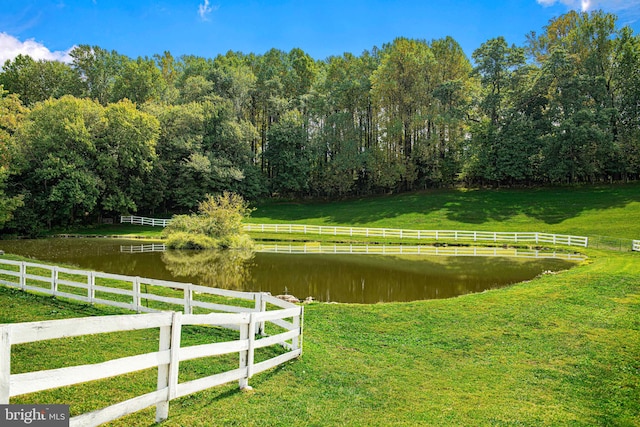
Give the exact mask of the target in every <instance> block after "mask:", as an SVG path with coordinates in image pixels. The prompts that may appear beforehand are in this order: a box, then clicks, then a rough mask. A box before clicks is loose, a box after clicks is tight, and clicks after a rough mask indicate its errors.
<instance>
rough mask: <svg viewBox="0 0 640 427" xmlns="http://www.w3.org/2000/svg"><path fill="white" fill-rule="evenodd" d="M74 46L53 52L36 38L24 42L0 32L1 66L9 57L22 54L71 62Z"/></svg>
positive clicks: (36, 58) (37, 58)
mask: <svg viewBox="0 0 640 427" xmlns="http://www.w3.org/2000/svg"><path fill="white" fill-rule="evenodd" d="M74 47H75V46H72V47H70V48H69V49H68V50H66V51H55V52H51V51H50V50H49V49H48V48H47V47H46V46H45V45H43V44H42V43H38V42H37V41H35V40H34V39H29V40H25V41H24V42H23V41H20V40H18V39H17V38H15V37H13V36H11V35H9V34H7V33H0V66H2V65H3V64H4V63H5V61H6V60H7V59H13V58H15V57H16V56H18V55H20V54H22V55H29V56H30V57H32V58H33V59H35V60H40V59H46V60H48V61H60V62H66V63H69V62H71V61H72V58H71V56H69V53H70V52H71V50H72V49H73V48H74Z"/></svg>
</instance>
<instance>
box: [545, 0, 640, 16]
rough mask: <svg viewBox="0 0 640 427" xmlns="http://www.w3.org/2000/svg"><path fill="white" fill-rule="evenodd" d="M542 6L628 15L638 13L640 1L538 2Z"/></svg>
mask: <svg viewBox="0 0 640 427" xmlns="http://www.w3.org/2000/svg"><path fill="white" fill-rule="evenodd" d="M536 1H537V2H538V4H541V5H542V6H545V7H546V6H553V5H554V4H556V3H560V4H564V5H565V6H567V7H568V8H569V9H575V10H581V11H583V12H588V11H591V10H597V9H602V10H604V11H605V12H613V13H626V12H630V13H633V12H637V11H638V8H640V0H536Z"/></svg>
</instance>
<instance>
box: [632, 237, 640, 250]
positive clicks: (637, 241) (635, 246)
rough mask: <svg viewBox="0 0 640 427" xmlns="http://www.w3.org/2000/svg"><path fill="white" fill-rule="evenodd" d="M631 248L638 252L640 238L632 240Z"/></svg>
mask: <svg viewBox="0 0 640 427" xmlns="http://www.w3.org/2000/svg"><path fill="white" fill-rule="evenodd" d="M633 250H634V251H638V252H640V240H634V241H633Z"/></svg>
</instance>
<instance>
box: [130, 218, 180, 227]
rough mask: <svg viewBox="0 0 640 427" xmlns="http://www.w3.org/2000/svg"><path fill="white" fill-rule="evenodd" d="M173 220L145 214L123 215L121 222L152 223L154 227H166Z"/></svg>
mask: <svg viewBox="0 0 640 427" xmlns="http://www.w3.org/2000/svg"><path fill="white" fill-rule="evenodd" d="M170 222H171V220H170V219H157V218H146V217H143V216H133V215H128V216H121V217H120V224H135V225H150V226H152V227H166V226H167V225H169V223H170Z"/></svg>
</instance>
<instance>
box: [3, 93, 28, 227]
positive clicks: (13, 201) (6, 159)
mask: <svg viewBox="0 0 640 427" xmlns="http://www.w3.org/2000/svg"><path fill="white" fill-rule="evenodd" d="M26 113H27V109H26V108H25V107H24V106H23V105H22V103H21V102H20V99H18V96H17V95H15V94H8V92H7V91H5V90H4V89H3V88H2V85H0V229H2V227H3V226H4V225H5V224H6V223H7V222H8V221H9V220H11V218H13V212H14V211H15V210H16V209H18V208H19V207H21V206H22V205H23V202H22V199H23V195H22V194H15V195H10V194H7V189H6V180H7V177H8V175H9V173H14V174H15V173H17V170H16V169H15V168H13V169H10V166H11V165H12V164H14V160H13V157H14V156H15V147H14V142H13V135H14V134H15V132H16V131H17V130H18V129H19V128H20V126H21V125H22V122H23V120H24V117H25V114H26Z"/></svg>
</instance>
